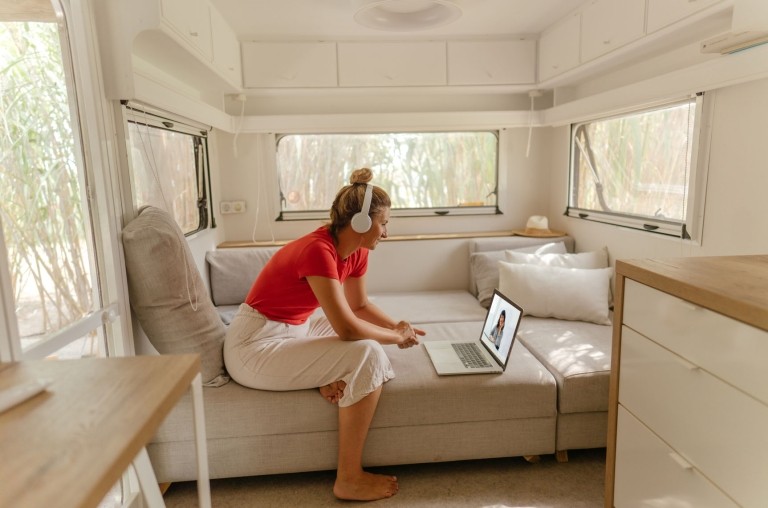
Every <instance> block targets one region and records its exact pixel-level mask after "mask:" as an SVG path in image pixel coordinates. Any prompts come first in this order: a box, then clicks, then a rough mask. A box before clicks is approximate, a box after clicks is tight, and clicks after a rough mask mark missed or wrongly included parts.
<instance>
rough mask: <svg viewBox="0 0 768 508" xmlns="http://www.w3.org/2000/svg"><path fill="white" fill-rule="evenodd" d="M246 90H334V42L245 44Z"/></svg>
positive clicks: (244, 74) (335, 79) (244, 82)
mask: <svg viewBox="0 0 768 508" xmlns="http://www.w3.org/2000/svg"><path fill="white" fill-rule="evenodd" d="M242 47H243V65H244V69H243V84H244V86H245V87H246V88H260V87H264V88H270V87H276V88H294V87H295V88H299V87H307V88H312V87H335V86H337V85H338V80H337V77H336V44H335V43H333V42H244V43H243V46H242Z"/></svg>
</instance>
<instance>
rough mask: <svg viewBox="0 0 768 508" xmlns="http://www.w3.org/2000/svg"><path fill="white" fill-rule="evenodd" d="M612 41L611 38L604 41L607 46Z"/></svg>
mask: <svg viewBox="0 0 768 508" xmlns="http://www.w3.org/2000/svg"><path fill="white" fill-rule="evenodd" d="M610 43H611V40H610V39H608V40H607V41H603V44H605V45H606V46H607V45H608V44H610Z"/></svg>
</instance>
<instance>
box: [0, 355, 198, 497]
mask: <svg viewBox="0 0 768 508" xmlns="http://www.w3.org/2000/svg"><path fill="white" fill-rule="evenodd" d="M43 378H44V379H49V380H50V381H51V385H50V386H49V387H48V389H47V390H46V391H45V392H43V393H40V394H38V395H36V396H35V397H33V398H31V399H29V400H27V401H25V402H23V403H21V404H19V405H18V406H15V407H13V408H11V409H10V410H8V411H6V412H3V413H0V457H2V460H0V482H1V483H2V487H0V507H2V508H5V507H32V508H35V507H41V508H42V507H49V506H56V507H60V508H67V507H73V508H82V507H91V506H93V507H95V506H98V504H99V503H100V502H101V500H102V499H103V498H104V496H106V494H107V493H108V492H109V490H110V489H111V488H112V486H113V485H114V484H115V483H116V482H117V481H118V480H119V479H120V477H121V475H122V474H123V473H124V472H125V470H126V469H127V468H128V466H130V465H131V464H133V465H134V467H135V469H136V473H137V476H138V478H139V483H140V486H141V489H142V492H143V494H144V496H145V499H146V500H147V501H148V504H149V505H150V506H163V505H164V503H163V500H162V495H161V494H160V490H159V488H158V486H157V482H156V480H155V476H154V471H153V470H152V467H151V465H150V463H149V458H148V456H147V453H146V450H145V449H144V446H145V444H146V443H147V442H149V441H150V439H152V437H153V435H154V434H155V432H156V430H157V428H158V427H159V426H160V424H161V423H162V422H163V420H164V419H165V417H166V415H167V414H168V413H169V412H170V410H171V409H172V408H173V407H174V405H175V404H176V402H177V401H178V400H179V399H180V397H181V396H182V395H183V394H184V393H185V392H186V391H187V389H189V387H190V386H191V387H192V390H193V400H194V402H195V404H194V419H195V424H196V425H195V434H196V438H197V453H198V495H199V501H200V506H201V507H208V506H210V487H209V481H208V462H207V452H206V446H205V427H204V421H203V408H202V383H201V378H200V358H199V356H198V355H178V356H171V355H161V356H135V357H121V358H87V359H79V360H47V361H45V360H44V361H29V362H27V361H23V362H14V363H0V389H5V388H8V387H11V386H15V385H17V384H19V383H23V382H26V381H30V380H33V379H43ZM192 416H193V415H190V417H192Z"/></svg>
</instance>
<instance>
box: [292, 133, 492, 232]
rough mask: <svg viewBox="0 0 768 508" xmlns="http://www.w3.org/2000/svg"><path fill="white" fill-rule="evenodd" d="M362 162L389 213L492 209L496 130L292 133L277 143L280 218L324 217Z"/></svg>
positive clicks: (431, 213) (439, 213) (480, 211)
mask: <svg viewBox="0 0 768 508" xmlns="http://www.w3.org/2000/svg"><path fill="white" fill-rule="evenodd" d="M361 167H368V168H371V169H372V170H373V172H374V181H373V183H375V184H376V185H378V186H380V187H382V188H383V189H385V190H386V191H387V192H388V193H389V195H390V197H391V199H392V215H394V216H398V215H399V216H408V215H435V214H437V215H448V214H490V213H494V214H495V213H496V212H497V206H496V205H497V196H496V188H497V184H496V183H497V175H498V170H497V167H498V134H497V133H496V132H429V133H384V134H291V135H285V136H281V137H279V138H278V142H277V170H278V174H279V184H280V202H281V207H280V209H281V214H280V217H281V218H282V219H306V218H318V217H327V214H328V209H329V208H330V206H331V203H332V202H333V198H334V197H335V195H336V192H337V191H338V190H339V189H340V188H341V187H342V186H344V185H346V184H347V183H348V180H349V176H350V174H351V173H352V171H353V170H355V169H357V168H361Z"/></svg>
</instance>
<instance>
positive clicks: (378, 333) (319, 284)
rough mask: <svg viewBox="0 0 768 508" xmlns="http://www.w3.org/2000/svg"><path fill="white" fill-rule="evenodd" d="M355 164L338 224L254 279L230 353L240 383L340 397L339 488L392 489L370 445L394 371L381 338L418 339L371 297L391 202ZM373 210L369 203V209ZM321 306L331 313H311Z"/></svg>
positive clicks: (336, 209)
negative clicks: (370, 271)
mask: <svg viewBox="0 0 768 508" xmlns="http://www.w3.org/2000/svg"><path fill="white" fill-rule="evenodd" d="M372 177H373V174H372V172H371V170H370V169H367V168H364V169H359V170H356V171H355V172H353V173H352V177H351V179H350V182H351V183H350V185H347V186H345V187H343V188H342V189H341V190H340V191H339V192H338V194H337V195H336V199H335V200H334V202H333V205H332V207H331V223H330V224H329V225H327V226H323V227H320V228H319V229H317V230H315V231H313V232H312V233H309V234H308V235H306V236H304V237H302V238H299V239H297V240H294V241H292V242H290V243H288V244H287V245H285V246H284V247H283V248H282V249H280V250H279V251H278V252H276V253H275V254H274V256H273V257H272V258H271V259H270V261H269V262H268V263H267V264H266V266H265V267H264V269H263V270H262V271H261V273H260V274H259V276H258V277H257V278H256V281H255V282H254V284H253V286H252V288H251V290H250V292H249V293H248V297H247V298H246V301H245V303H243V304H242V305H241V306H240V308H239V310H238V312H237V315H236V316H235V317H234V319H233V321H232V324H231V325H230V327H229V329H228V331H227V335H226V338H225V340H224V362H225V364H226V366H227V371H228V372H229V374H230V375H231V376H232V378H233V379H234V380H235V381H237V382H238V383H240V384H241V385H244V386H248V387H251V388H256V389H260V390H276V391H279V390H301V389H306V388H317V387H320V393H321V394H322V396H323V397H325V398H326V399H327V400H328V401H329V402H331V403H337V404H338V406H339V456H338V469H337V473H336V482H335V484H334V487H333V492H334V494H335V495H336V497H338V498H340V499H348V500H375V499H381V498H385V497H390V496H393V495H394V494H396V493H397V490H398V483H397V479H396V478H395V477H393V476H386V475H375V474H371V473H367V472H365V471H364V470H363V468H362V453H363V446H364V445H365V439H366V437H367V434H368V429H369V427H370V423H371V420H372V419H373V414H374V412H375V410H376V406H377V404H378V401H379V396H380V395H381V389H382V385H383V384H384V383H385V382H386V381H388V380H389V379H392V378H393V377H394V375H395V374H394V372H393V370H392V366H391V364H390V362H389V358H387V355H386V354H385V352H384V349H383V348H382V345H387V344H397V345H398V346H399V347H400V348H408V347H411V346H414V345H416V344H418V343H419V340H418V338H417V336H418V335H424V332H423V331H421V330H418V329H414V328H413V327H411V325H410V324H409V323H407V322H405V321H400V322H398V321H395V320H394V319H392V318H390V317H389V316H387V315H386V314H385V313H384V312H383V311H382V310H380V309H379V308H378V307H376V306H375V305H373V304H372V303H371V302H370V301H369V300H368V297H367V294H366V285H365V273H366V270H367V268H368V251H369V250H373V249H375V248H376V246H377V245H378V243H379V241H380V240H381V239H383V238H386V237H387V222H388V221H389V213H390V212H389V211H390V206H391V202H390V199H389V196H388V195H387V193H386V192H384V190H382V189H381V188H379V187H376V186H374V185H372V184H370V183H369V182H370V181H371V179H372ZM366 210H367V211H366ZM317 307H322V309H323V312H324V314H325V317H324V318H320V319H313V320H310V319H309V318H310V316H311V315H312V313H313V312H314V311H315V310H316V309H317Z"/></svg>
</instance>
